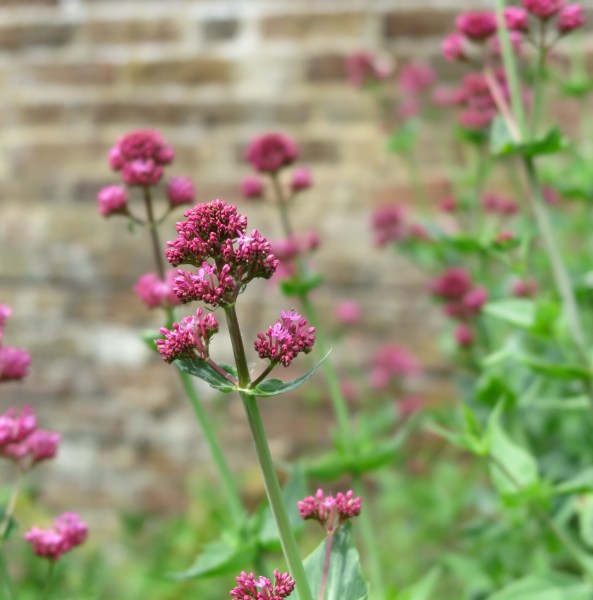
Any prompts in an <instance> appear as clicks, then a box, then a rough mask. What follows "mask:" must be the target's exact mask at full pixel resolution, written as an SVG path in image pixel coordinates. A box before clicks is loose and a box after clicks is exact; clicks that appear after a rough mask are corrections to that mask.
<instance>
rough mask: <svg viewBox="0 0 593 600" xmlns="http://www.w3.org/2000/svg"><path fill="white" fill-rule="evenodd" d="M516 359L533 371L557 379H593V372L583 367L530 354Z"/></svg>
mask: <svg viewBox="0 0 593 600" xmlns="http://www.w3.org/2000/svg"><path fill="white" fill-rule="evenodd" d="M515 357H516V358H517V360H518V361H519V362H521V363H523V364H524V365H525V366H527V367H529V368H530V369H531V370H532V371H535V372H536V373H541V374H542V375H547V376H548V377H553V378H555V379H585V380H588V379H591V378H592V377H593V372H592V371H591V370H589V369H587V368H585V367H582V366H581V365H574V364H569V363H558V362H552V361H549V360H545V359H543V358H539V357H538V356H531V355H529V354H516V355H515Z"/></svg>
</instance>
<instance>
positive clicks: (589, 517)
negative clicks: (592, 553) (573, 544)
mask: <svg viewBox="0 0 593 600" xmlns="http://www.w3.org/2000/svg"><path fill="white" fill-rule="evenodd" d="M576 511H577V517H578V522H579V535H580V537H581V539H582V540H583V542H584V543H585V544H586V545H587V547H588V548H593V494H592V493H589V494H584V495H582V496H581V497H580V498H579V499H578V502H577V504H576Z"/></svg>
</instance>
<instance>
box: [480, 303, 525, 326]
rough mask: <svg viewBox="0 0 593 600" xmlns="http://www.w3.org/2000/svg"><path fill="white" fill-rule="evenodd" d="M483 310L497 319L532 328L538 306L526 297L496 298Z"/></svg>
mask: <svg viewBox="0 0 593 600" xmlns="http://www.w3.org/2000/svg"><path fill="white" fill-rule="evenodd" d="M483 310H484V312H485V313H486V314H487V315H489V316H491V317H493V318H495V319H499V320H501V321H505V322H506V323H510V324H511V325H516V326H517V327H521V328H522V329H531V328H532V327H533V326H534V325H535V318H536V307H535V303H534V302H533V300H528V299H526V298H508V299H506V300H495V301H494V302H488V303H486V304H485V305H484V308H483Z"/></svg>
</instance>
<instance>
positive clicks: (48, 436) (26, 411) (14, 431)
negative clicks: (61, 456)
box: [0, 406, 62, 470]
mask: <svg viewBox="0 0 593 600" xmlns="http://www.w3.org/2000/svg"><path fill="white" fill-rule="evenodd" d="M61 440H62V437H61V436H60V434H59V433H55V432H53V431H45V430H43V429H38V428H37V417H36V415H35V413H34V411H33V409H32V408H31V407H30V406H24V407H23V409H22V410H21V411H20V412H19V411H18V410H17V409H16V408H10V409H9V410H8V411H6V412H5V413H4V414H2V415H0V457H2V458H6V459H8V460H11V461H14V462H15V463H17V465H18V466H19V469H21V470H25V469H29V468H31V467H33V466H35V465H36V464H37V463H39V462H41V461H44V460H48V459H50V458H54V457H55V456H56V454H57V452H58V446H59V444H60V442H61Z"/></svg>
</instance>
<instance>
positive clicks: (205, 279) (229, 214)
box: [165, 200, 278, 306]
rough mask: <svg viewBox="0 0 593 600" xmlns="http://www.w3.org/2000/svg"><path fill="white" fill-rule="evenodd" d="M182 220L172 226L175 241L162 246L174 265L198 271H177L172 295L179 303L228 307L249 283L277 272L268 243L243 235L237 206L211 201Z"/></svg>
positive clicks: (244, 222) (244, 224)
mask: <svg viewBox="0 0 593 600" xmlns="http://www.w3.org/2000/svg"><path fill="white" fill-rule="evenodd" d="M184 216H185V217H186V220H185V221H179V222H178V223H177V225H176V229H177V233H178V236H177V239H175V240H173V241H169V242H167V250H166V251H165V256H166V258H167V260H168V261H169V263H171V265H173V266H174V267H176V266H178V265H180V264H189V265H193V266H195V267H197V268H198V271H197V272H196V273H193V272H188V271H183V270H179V271H178V277H177V278H176V279H175V286H174V291H175V293H176V294H177V296H178V298H179V299H180V300H181V302H183V303H186V302H191V301H193V300H201V301H203V302H206V303H207V304H210V305H212V306H217V305H219V304H232V303H233V302H234V301H235V299H236V297H237V295H238V294H239V292H240V291H241V290H242V289H243V288H244V287H245V285H246V284H247V283H248V282H249V281H251V280H252V279H254V278H263V279H269V278H270V277H272V275H273V274H274V272H275V271H276V268H277V266H278V260H277V259H276V257H275V256H274V255H273V254H272V248H271V245H270V243H269V242H268V240H267V239H266V238H265V237H263V236H262V235H261V234H260V233H259V232H258V231H257V230H253V231H252V233H251V235H246V234H245V232H246V229H247V218H246V217H245V216H243V215H240V214H239V213H238V212H237V209H236V207H234V206H231V205H228V204H226V202H222V201H221V200H215V201H214V202H210V203H208V204H198V205H197V206H195V207H194V208H192V209H190V210H188V211H186V212H185V213H184ZM210 261H212V262H210Z"/></svg>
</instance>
